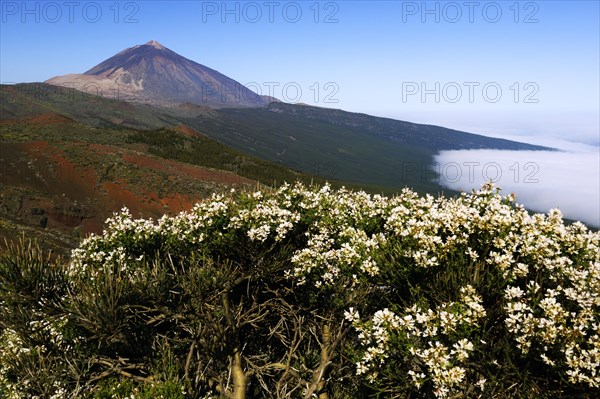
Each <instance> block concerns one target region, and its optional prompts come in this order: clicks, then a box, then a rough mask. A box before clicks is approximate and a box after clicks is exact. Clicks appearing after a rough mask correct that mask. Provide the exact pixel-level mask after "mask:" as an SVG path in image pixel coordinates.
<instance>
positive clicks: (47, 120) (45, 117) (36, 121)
mask: <svg viewBox="0 0 600 399" xmlns="http://www.w3.org/2000/svg"><path fill="white" fill-rule="evenodd" d="M73 122H74V121H73V120H72V119H70V118H67V117H66V116H64V115H61V114H56V113H54V112H50V113H47V114H39V115H36V116H32V117H30V118H23V119H4V120H0V126H13V125H21V124H27V125H30V126H36V127H42V126H46V125H58V124H63V123H73Z"/></svg>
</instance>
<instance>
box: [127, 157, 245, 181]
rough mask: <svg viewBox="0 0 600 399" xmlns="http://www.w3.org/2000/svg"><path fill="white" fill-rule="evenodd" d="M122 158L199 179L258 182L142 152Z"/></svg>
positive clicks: (143, 165) (139, 164)
mask: <svg viewBox="0 0 600 399" xmlns="http://www.w3.org/2000/svg"><path fill="white" fill-rule="evenodd" d="M122 159H123V160H124V161H126V162H129V163H132V164H135V165H138V166H141V167H143V168H151V169H155V170H161V171H163V172H167V173H176V174H178V175H179V174H184V175H186V176H190V177H192V178H194V179H198V180H204V181H211V182H215V183H223V184H256V182H255V181H253V180H250V179H247V178H245V177H242V176H239V175H236V174H235V173H231V172H224V171H220V170H213V169H208V168H203V167H201V166H195V165H189V164H182V163H178V162H175V161H171V160H168V159H157V158H152V157H149V156H146V155H142V154H123V155H122Z"/></svg>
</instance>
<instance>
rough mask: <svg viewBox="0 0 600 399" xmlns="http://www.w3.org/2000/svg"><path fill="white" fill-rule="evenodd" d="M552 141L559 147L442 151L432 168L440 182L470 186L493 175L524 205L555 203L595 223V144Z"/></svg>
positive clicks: (599, 199) (599, 210)
mask: <svg viewBox="0 0 600 399" xmlns="http://www.w3.org/2000/svg"><path fill="white" fill-rule="evenodd" d="M547 144H549V143H547ZM553 144H555V147H557V148H561V149H564V151H560V152H550V151H499V150H460V151H442V152H441V153H440V154H439V155H438V156H436V159H435V161H436V163H437V164H436V165H434V168H435V169H436V171H437V172H438V174H439V182H440V184H442V185H443V186H445V187H448V188H451V189H455V190H465V191H470V190H471V189H474V188H475V189H477V188H479V187H481V185H482V184H483V183H484V182H486V181H490V180H493V181H494V182H495V184H496V185H498V186H499V187H501V188H502V193H504V194H508V193H511V192H514V193H515V194H516V195H517V202H518V203H521V204H523V205H524V206H525V207H526V208H527V209H530V210H533V211H537V212H548V211H549V210H550V209H552V208H558V209H560V210H561V211H562V213H563V215H564V216H565V217H566V218H569V219H576V220H581V221H582V222H584V223H586V224H588V225H592V226H595V227H600V147H596V146H585V145H581V144H573V143H558V142H555V143H553ZM557 144H559V145H557Z"/></svg>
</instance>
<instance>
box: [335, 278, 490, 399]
mask: <svg viewBox="0 0 600 399" xmlns="http://www.w3.org/2000/svg"><path fill="white" fill-rule="evenodd" d="M481 301H482V300H481V297H480V296H479V295H477V294H476V293H475V290H474V288H473V287H471V286H468V285H467V286H465V287H463V288H462V289H461V297H460V300H459V301H457V302H449V303H442V304H441V305H440V306H438V307H437V308H436V309H435V310H432V309H430V308H428V309H426V310H425V309H421V308H419V307H418V306H417V305H413V306H412V307H410V308H407V309H404V310H403V311H402V312H401V313H400V314H396V313H394V312H391V311H390V310H389V309H387V308H386V309H383V310H380V311H377V312H376V313H375V314H374V315H373V317H372V318H371V319H370V320H367V321H365V322H363V321H360V320H359V319H358V317H357V316H358V315H356V316H353V313H352V312H350V313H348V314H347V315H346V319H347V320H349V321H351V322H353V325H354V327H355V328H356V329H357V331H358V332H359V336H358V337H359V339H360V342H361V344H362V345H363V346H364V347H366V349H365V354H364V356H363V358H362V360H361V361H359V362H358V363H357V374H359V375H360V374H367V378H368V379H369V380H371V381H374V380H375V379H376V377H377V375H378V372H377V369H378V368H379V367H381V366H382V365H383V364H384V362H385V360H386V358H387V357H388V353H389V352H390V345H392V344H393V343H398V342H402V343H403V346H404V349H405V350H407V351H408V353H410V355H411V356H413V357H414V358H415V359H418V361H417V362H415V365H417V364H419V363H420V364H422V367H420V368H419V367H418V366H415V368H413V369H411V370H409V373H408V374H409V375H410V377H411V380H412V383H413V384H414V386H415V387H416V388H417V389H419V388H420V387H421V386H422V385H423V383H424V382H425V380H426V379H431V381H432V382H433V385H434V393H435V394H436V396H437V397H440V398H444V397H447V396H448V394H450V393H452V392H454V389H455V388H456V387H460V386H461V383H462V382H463V381H464V380H465V378H466V374H467V370H466V369H465V368H464V367H462V366H461V363H464V362H465V361H466V360H467V359H468V358H469V356H470V354H471V352H472V351H473V349H474V345H473V343H472V342H471V341H470V340H469V339H467V338H460V339H457V338H456V337H457V336H461V335H467V334H465V332H466V331H469V327H472V326H477V323H478V322H479V321H480V320H481V319H482V318H483V317H485V315H486V311H485V309H484V308H483V306H482V304H481ZM457 332H461V333H463V334H457Z"/></svg>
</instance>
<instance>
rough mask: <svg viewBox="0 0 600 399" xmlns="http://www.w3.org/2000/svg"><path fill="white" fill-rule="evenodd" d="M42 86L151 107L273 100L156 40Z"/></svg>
mask: <svg viewBox="0 0 600 399" xmlns="http://www.w3.org/2000/svg"><path fill="white" fill-rule="evenodd" d="M46 83H49V84H52V85H57V86H65V87H69V88H73V89H75V90H79V91H83V92H86V93H88V94H93V95H100V96H102V97H107V98H113V99H116V100H124V101H129V102H138V103H146V104H152V105H173V104H181V103H194V104H199V105H205V106H210V107H214V108H239V107H262V106H264V105H266V104H268V103H269V102H271V101H273V100H274V99H273V98H271V97H267V96H261V95H258V94H256V93H254V92H253V91H252V90H250V89H248V88H247V87H246V86H244V85H243V84H241V83H239V82H237V81H235V80H234V79H231V78H229V77H227V76H225V75H223V74H222V73H220V72H218V71H215V70H214V69H211V68H209V67H206V66H204V65H201V64H199V63H197V62H194V61H192V60H190V59H187V58H185V57H183V56H181V55H179V54H177V53H176V52H174V51H172V50H169V49H168V48H166V47H165V46H163V45H162V44H160V43H159V42H157V41H154V40H151V41H149V42H148V43H146V44H142V45H137V46H134V47H131V48H128V49H125V50H123V51H121V52H120V53H118V54H116V55H114V56H113V57H110V58H109V59H107V60H106V61H103V62H101V63H100V64H98V65H96V66H95V67H93V68H92V69H90V70H89V71H87V72H85V73H83V74H69V75H64V76H57V77H54V78H52V79H49V80H47V81H46Z"/></svg>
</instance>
